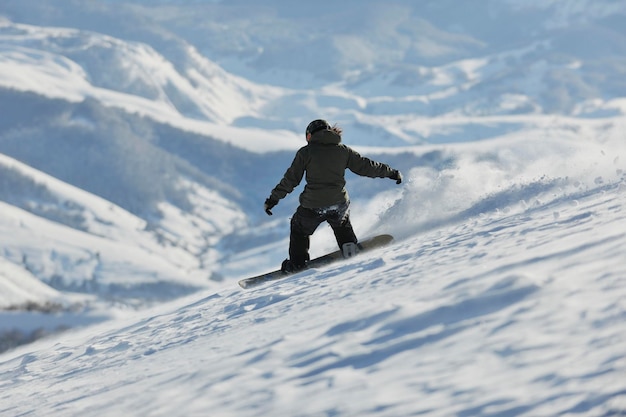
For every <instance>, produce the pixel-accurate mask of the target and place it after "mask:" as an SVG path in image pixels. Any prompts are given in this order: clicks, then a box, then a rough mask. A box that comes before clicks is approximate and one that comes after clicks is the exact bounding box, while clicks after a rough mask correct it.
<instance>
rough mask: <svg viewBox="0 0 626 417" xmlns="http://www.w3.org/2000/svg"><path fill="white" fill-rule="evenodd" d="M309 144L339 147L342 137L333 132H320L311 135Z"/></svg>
mask: <svg viewBox="0 0 626 417" xmlns="http://www.w3.org/2000/svg"><path fill="white" fill-rule="evenodd" d="M309 143H319V144H321V145H338V144H340V143H341V135H338V134H337V133H335V132H333V131H332V130H320V131H318V132H315V133H313V135H311V140H310V141H309Z"/></svg>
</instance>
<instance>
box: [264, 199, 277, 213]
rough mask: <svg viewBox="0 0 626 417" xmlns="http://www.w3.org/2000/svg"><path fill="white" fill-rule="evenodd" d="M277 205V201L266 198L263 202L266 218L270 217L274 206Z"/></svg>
mask: <svg viewBox="0 0 626 417" xmlns="http://www.w3.org/2000/svg"><path fill="white" fill-rule="evenodd" d="M276 204H278V201H276V200H274V199H272V197H270V198H268V199H267V200H265V205H264V207H265V212H266V213H267V215H268V216H271V215H272V214H273V213H272V209H273V208H274V206H275V205H276Z"/></svg>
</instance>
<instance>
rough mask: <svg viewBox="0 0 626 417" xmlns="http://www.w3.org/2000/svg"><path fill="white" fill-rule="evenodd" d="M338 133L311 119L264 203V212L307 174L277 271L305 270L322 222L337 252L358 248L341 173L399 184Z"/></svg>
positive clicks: (388, 169)
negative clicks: (312, 239) (302, 140)
mask: <svg viewBox="0 0 626 417" xmlns="http://www.w3.org/2000/svg"><path fill="white" fill-rule="evenodd" d="M341 133H342V129H341V128H340V127H338V126H337V125H334V126H332V127H331V126H330V125H329V124H328V122H327V121H326V120H322V119H318V120H313V121H312V122H311V123H309V125H308V126H307V128H306V132H305V136H306V140H307V142H308V143H307V145H306V146H304V147H302V148H300V149H299V150H298V152H297V153H296V156H295V158H294V160H293V162H292V163H291V166H290V167H289V168H288V169H287V171H286V172H285V175H284V176H283V178H282V180H281V181H280V183H278V185H277V186H276V187H275V188H274V189H273V190H272V192H271V194H270V196H269V198H267V199H266V200H265V212H266V213H267V214H268V215H270V216H271V215H272V211H271V210H272V208H273V207H274V206H276V204H278V202H279V201H280V200H281V199H282V198H284V197H285V196H286V195H287V194H289V193H291V192H292V191H293V189H294V188H296V187H297V186H298V185H299V184H300V182H301V181H302V178H303V177H304V176H305V173H306V177H305V178H306V185H305V187H304V191H303V192H302V193H301V194H300V206H299V207H298V208H297V210H296V212H295V213H294V215H293V217H292V218H291V232H290V235H289V259H285V261H283V263H282V265H281V270H282V271H283V272H285V273H292V272H296V271H298V270H300V269H303V268H305V267H306V263H307V261H308V260H309V259H310V258H309V244H310V236H311V235H312V234H313V233H314V232H315V230H316V229H317V227H318V226H319V225H320V224H321V223H322V222H324V221H326V222H328V224H329V225H330V226H331V228H332V229H333V232H334V234H335V238H336V239H337V244H338V245H339V248H340V249H342V247H343V245H344V244H346V243H354V244H357V243H358V241H357V238H356V235H355V233H354V230H353V229H352V224H351V223H350V215H349V205H350V200H349V197H348V192H347V191H346V188H345V185H346V180H345V178H344V177H345V170H346V169H349V170H350V171H352V172H354V173H355V174H358V175H361V176H366V177H370V178H391V179H392V180H395V181H396V184H400V183H401V182H402V174H401V173H400V171H398V170H397V169H393V168H391V167H389V165H386V164H383V163H380V162H376V161H373V160H371V159H368V158H366V157H363V156H361V155H359V153H358V152H356V151H355V150H353V149H352V148H350V147H348V146H346V145H344V144H342V143H341Z"/></svg>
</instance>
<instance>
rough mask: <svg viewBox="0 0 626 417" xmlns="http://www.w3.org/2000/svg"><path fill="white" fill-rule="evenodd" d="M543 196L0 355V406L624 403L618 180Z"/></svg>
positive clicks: (228, 409) (557, 410)
mask: <svg viewBox="0 0 626 417" xmlns="http://www.w3.org/2000/svg"><path fill="white" fill-rule="evenodd" d="M461 173H462V172H461ZM413 188H415V186H414V185H412V184H409V185H408V186H407V188H406V191H405V194H406V195H405V196H404V197H402V198H401V199H400V200H399V201H398V202H397V203H396V205H395V207H398V208H399V209H400V208H402V207H401V206H402V204H403V203H404V202H406V200H410V199H412V198H417V196H416V195H413V194H412V191H411V190H412V189H413ZM526 192H529V191H528V190H527V191H526ZM553 193H554V191H550V192H549V193H547V194H548V195H546V196H545V198H546V200H544V201H543V202H538V201H526V204H528V205H529V206H530V207H528V208H527V209H523V210H511V211H510V212H491V213H484V214H483V215H477V216H474V215H471V214H463V212H451V213H448V215H451V216H452V217H453V218H454V221H450V222H449V223H448V224H446V222H444V223H442V224H441V225H439V226H436V227H432V228H431V230H429V231H426V232H422V233H416V234H412V235H410V236H405V237H403V238H402V239H400V240H398V241H396V242H395V243H394V244H392V245H391V246H389V247H387V248H384V249H382V250H379V251H377V252H376V253H368V254H363V255H362V256H361V257H357V258H355V259H353V260H350V261H346V262H344V263H340V264H336V265H332V266H328V267H326V268H322V269H319V270H310V271H306V272H304V273H301V274H299V275H298V276H294V277H291V278H288V279H285V280H284V281H281V282H276V283H274V284H271V285H267V286H265V287H261V288H259V289H256V290H251V291H243V290H240V289H236V288H234V287H233V286H232V284H231V285H230V286H229V287H225V288H222V289H220V290H218V291H213V292H209V293H206V294H204V295H195V296H194V297H192V298H188V299H186V300H184V301H179V302H177V303H175V304H172V305H167V306H162V307H159V308H158V309H157V310H152V311H149V312H142V313H139V314H135V315H131V316H129V317H127V318H126V319H123V320H119V321H113V322H108V323H106V324H103V325H99V326H95V327H90V328H88V329H87V330H84V331H75V332H69V333H64V334H63V335H61V336H58V337H55V338H52V339H50V340H43V341H40V342H36V343H34V344H32V345H29V346H28V347H23V348H19V349H16V350H14V351H11V352H9V353H5V354H4V355H3V356H2V357H1V358H2V359H1V360H2V363H0V376H1V377H0V381H1V382H0V388H1V390H0V399H1V401H0V404H1V405H0V413H1V414H3V415H13V416H18V415H42V416H43V415H45V416H55V415H59V416H79V415H85V414H90V415H102V416H108V415H110V416H114V415H115V416H117V415H138V416H139V415H143V416H148V415H150V416H172V415H177V416H200V415H215V416H218V415H219V416H264V415H281V416H282V415H284V416H287V415H288V416H305V415H359V416H361V415H364V416H368V415H375V416H400V415H407V416H408V415H432V416H450V415H467V416H470V415H472V416H474V415H479V416H487V415H502V416H517V415H528V416H555V415H584V416H609V415H623V413H624V411H625V410H626V388H625V383H624V381H625V380H624V376H625V375H626V320H625V319H626V304H625V300H626V285H625V284H626V263H625V262H624V245H626V226H625V225H626V208H625V207H626V184H624V182H623V181H622V182H620V183H618V184H614V183H613V184H606V185H602V186H597V187H592V188H587V187H581V189H580V190H579V191H574V192H571V193H563V194H560V195H551V194H553ZM522 194H524V192H522ZM530 195H532V193H530V192H529V196H530ZM522 198H523V196H522ZM532 198H533V199H534V198H535V197H534V196H533V197H532ZM399 211H401V213H402V214H399V213H397V212H396V213H395V215H391V216H385V219H384V220H383V219H381V220H379V221H378V222H377V224H376V227H377V228H380V229H382V230H389V229H395V228H396V227H394V224H395V223H396V221H397V220H398V219H397V216H402V217H403V220H404V221H407V219H410V218H411V217H412V213H410V212H407V211H406V210H399ZM391 212H392V213H393V212H394V209H393V208H392V209H391ZM413 221H414V222H415V223H419V220H418V219H417V218H416V219H415V220H413ZM414 225H415V224H414ZM414 225H413V226H414Z"/></svg>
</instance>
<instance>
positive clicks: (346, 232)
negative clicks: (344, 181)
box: [289, 203, 357, 266]
mask: <svg viewBox="0 0 626 417" xmlns="http://www.w3.org/2000/svg"><path fill="white" fill-rule="evenodd" d="M348 208H349V203H342V204H337V205H334V206H330V207H324V208H320V209H307V208H304V207H302V206H300V207H298V209H297V210H296V212H295V214H294V215H293V217H292V218H291V234H290V236H289V259H291V262H292V263H293V264H294V265H296V266H302V265H304V264H305V262H306V261H308V260H309V259H310V257H309V246H310V237H311V235H312V234H313V232H315V230H316V229H317V227H318V226H319V225H320V224H322V222H325V221H326V222H328V224H329V225H330V227H332V229H333V232H334V233H335V239H337V244H338V245H339V248H340V249H341V247H342V246H343V244H344V243H348V242H353V243H357V238H356V235H355V234H354V230H353V229H352V224H351V223H350V213H349V210H348Z"/></svg>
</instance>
